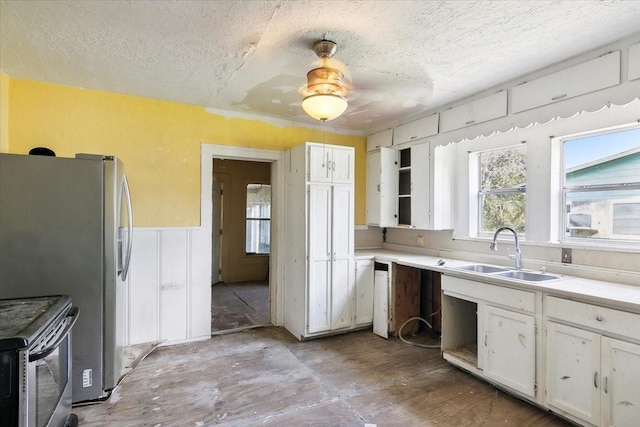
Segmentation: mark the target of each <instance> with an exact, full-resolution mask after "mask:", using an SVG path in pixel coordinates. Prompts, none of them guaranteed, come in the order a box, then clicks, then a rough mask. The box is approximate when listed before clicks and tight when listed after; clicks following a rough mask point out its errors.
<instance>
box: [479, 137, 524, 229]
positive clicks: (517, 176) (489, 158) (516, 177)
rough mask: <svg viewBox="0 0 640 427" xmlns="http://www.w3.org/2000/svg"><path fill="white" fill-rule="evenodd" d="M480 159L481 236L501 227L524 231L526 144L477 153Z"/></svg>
mask: <svg viewBox="0 0 640 427" xmlns="http://www.w3.org/2000/svg"><path fill="white" fill-rule="evenodd" d="M476 155H477V159H478V172H479V177H478V186H477V188H478V222H479V223H478V235H487V234H493V233H494V232H495V231H496V230H497V229H498V228H499V227H500V226H503V225H508V226H511V227H513V228H514V229H515V230H516V231H517V232H518V234H524V232H525V200H526V199H525V196H526V164H527V162H526V150H525V146H524V145H519V146H517V147H507V148H502V149H499V150H491V151H484V152H480V153H476Z"/></svg>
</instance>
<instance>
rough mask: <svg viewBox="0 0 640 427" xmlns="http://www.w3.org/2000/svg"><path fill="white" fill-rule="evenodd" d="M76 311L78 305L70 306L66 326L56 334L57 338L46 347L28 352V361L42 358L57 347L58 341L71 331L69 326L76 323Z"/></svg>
mask: <svg viewBox="0 0 640 427" xmlns="http://www.w3.org/2000/svg"><path fill="white" fill-rule="evenodd" d="M78 313H79V310H78V307H71V308H70V309H69V311H68V312H67V316H66V317H67V319H68V320H66V322H67V326H65V328H64V330H63V331H62V333H61V334H60V335H58V338H57V339H56V341H55V342H54V343H53V344H51V345H50V346H49V347H47V348H44V349H42V350H40V351H37V352H35V353H31V354H29V362H35V361H36V360H40V359H44V358H45V357H47V356H48V355H50V354H51V353H53V351H54V350H55V349H56V348H58V346H59V345H60V343H61V342H62V341H63V340H64V338H65V337H66V336H67V335H68V334H69V331H71V328H73V325H75V324H76V320H78Z"/></svg>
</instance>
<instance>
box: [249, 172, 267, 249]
mask: <svg viewBox="0 0 640 427" xmlns="http://www.w3.org/2000/svg"><path fill="white" fill-rule="evenodd" d="M270 230H271V186H270V185H265V184H248V185H247V214H246V236H245V251H246V253H247V254H268V253H269V251H270V246H271V243H270V240H271V238H270Z"/></svg>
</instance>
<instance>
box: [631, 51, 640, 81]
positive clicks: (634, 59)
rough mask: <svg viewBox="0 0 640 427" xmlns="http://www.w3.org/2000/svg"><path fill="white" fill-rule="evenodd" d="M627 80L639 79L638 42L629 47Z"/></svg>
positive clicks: (639, 55)
mask: <svg viewBox="0 0 640 427" xmlns="http://www.w3.org/2000/svg"><path fill="white" fill-rule="evenodd" d="M628 76H629V80H635V79H640V43H636V44H634V45H633V46H631V47H629V70H628Z"/></svg>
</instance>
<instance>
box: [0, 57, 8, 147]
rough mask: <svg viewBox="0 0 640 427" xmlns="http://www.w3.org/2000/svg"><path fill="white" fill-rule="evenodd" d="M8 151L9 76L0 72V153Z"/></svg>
mask: <svg viewBox="0 0 640 427" xmlns="http://www.w3.org/2000/svg"><path fill="white" fill-rule="evenodd" d="M8 150H9V76H8V75H7V74H6V73H5V72H4V71H2V70H0V153H6V152H7V151H8Z"/></svg>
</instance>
